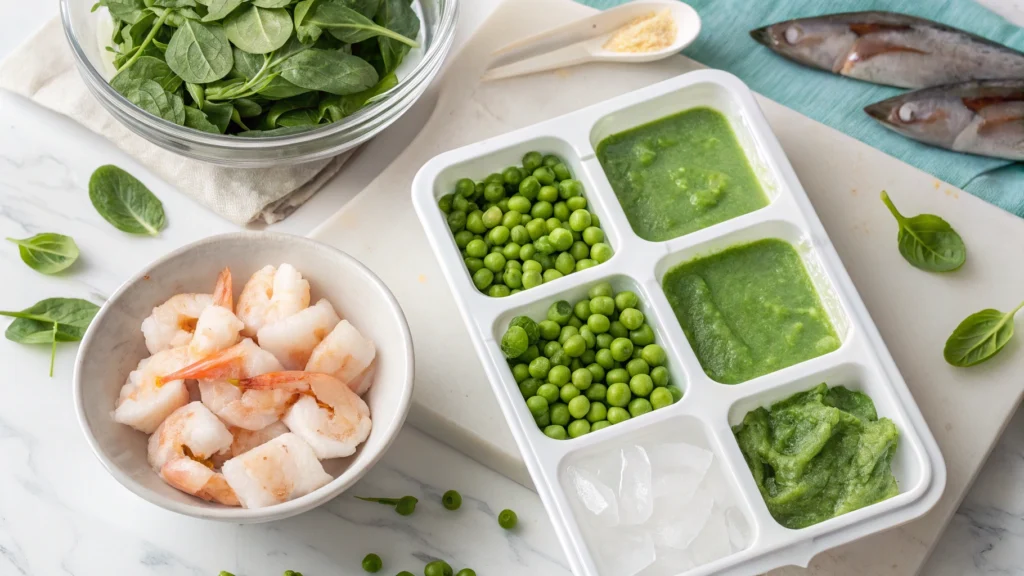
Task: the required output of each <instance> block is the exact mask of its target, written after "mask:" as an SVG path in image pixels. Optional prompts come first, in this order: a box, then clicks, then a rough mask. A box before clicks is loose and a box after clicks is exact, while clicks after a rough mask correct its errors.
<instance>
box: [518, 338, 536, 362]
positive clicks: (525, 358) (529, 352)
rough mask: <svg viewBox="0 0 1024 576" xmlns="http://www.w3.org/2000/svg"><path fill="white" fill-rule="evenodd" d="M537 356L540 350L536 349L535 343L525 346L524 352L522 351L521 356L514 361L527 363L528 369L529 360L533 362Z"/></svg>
mask: <svg viewBox="0 0 1024 576" xmlns="http://www.w3.org/2000/svg"><path fill="white" fill-rule="evenodd" d="M527 334H529V333H527ZM538 356H540V350H538V349H537V345H536V344H533V345H531V346H530V347H529V348H527V349H526V352H523V354H522V356H520V357H519V358H517V359H516V361H518V362H523V363H524V364H527V369H529V364H530V362H533V361H534V359H535V358H537V357H538Z"/></svg>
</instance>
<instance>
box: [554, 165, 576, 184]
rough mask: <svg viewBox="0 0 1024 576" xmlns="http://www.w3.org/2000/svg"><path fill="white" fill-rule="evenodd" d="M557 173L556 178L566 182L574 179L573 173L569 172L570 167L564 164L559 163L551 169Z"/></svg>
mask: <svg viewBox="0 0 1024 576" xmlns="http://www.w3.org/2000/svg"><path fill="white" fill-rule="evenodd" d="M551 169H552V170H553V171H554V172H555V178H558V179H559V180H562V181H565V180H568V179H569V178H572V172H569V167H568V166H566V165H565V163H564V162H559V163H558V164H555V165H554V166H553V167H552V168H551Z"/></svg>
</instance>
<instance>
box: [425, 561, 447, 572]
mask: <svg viewBox="0 0 1024 576" xmlns="http://www.w3.org/2000/svg"><path fill="white" fill-rule="evenodd" d="M423 576H452V567H451V566H449V565H448V563H447V562H445V561H444V560H434V561H433V562H431V563H429V564H427V565H426V566H424V567H423Z"/></svg>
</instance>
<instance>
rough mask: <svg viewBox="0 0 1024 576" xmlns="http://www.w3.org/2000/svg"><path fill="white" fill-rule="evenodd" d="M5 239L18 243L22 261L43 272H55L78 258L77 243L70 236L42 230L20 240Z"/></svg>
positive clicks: (64, 268) (65, 267)
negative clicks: (42, 231)
mask: <svg viewBox="0 0 1024 576" xmlns="http://www.w3.org/2000/svg"><path fill="white" fill-rule="evenodd" d="M7 240H9V241H11V242H13V243H15V244H17V245H18V252H19V253H20V254H21V260H22V262H24V263H25V264H28V266H29V268H31V269H33V270H35V271H36V272H42V273H43V274H56V273H58V272H60V271H62V270H66V269H67V268H68V267H69V266H71V265H72V264H74V263H75V260H78V244H76V243H75V240H74V238H72V237H71V236H64V235H63V234H55V233H53V232H44V233H42V234H36V235H35V236H33V237H31V238H24V239H22V240H18V239H16V238H8V239H7Z"/></svg>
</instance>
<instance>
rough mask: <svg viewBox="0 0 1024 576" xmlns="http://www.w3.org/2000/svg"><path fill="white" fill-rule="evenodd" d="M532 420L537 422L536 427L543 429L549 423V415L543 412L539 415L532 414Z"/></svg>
mask: <svg viewBox="0 0 1024 576" xmlns="http://www.w3.org/2000/svg"><path fill="white" fill-rule="evenodd" d="M533 421H534V422H536V423H537V426H538V427H540V428H541V429H543V428H544V427H545V426H548V425H549V424H551V415H550V414H548V413H547V412H545V413H543V414H541V415H540V416H534V417H533Z"/></svg>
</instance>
